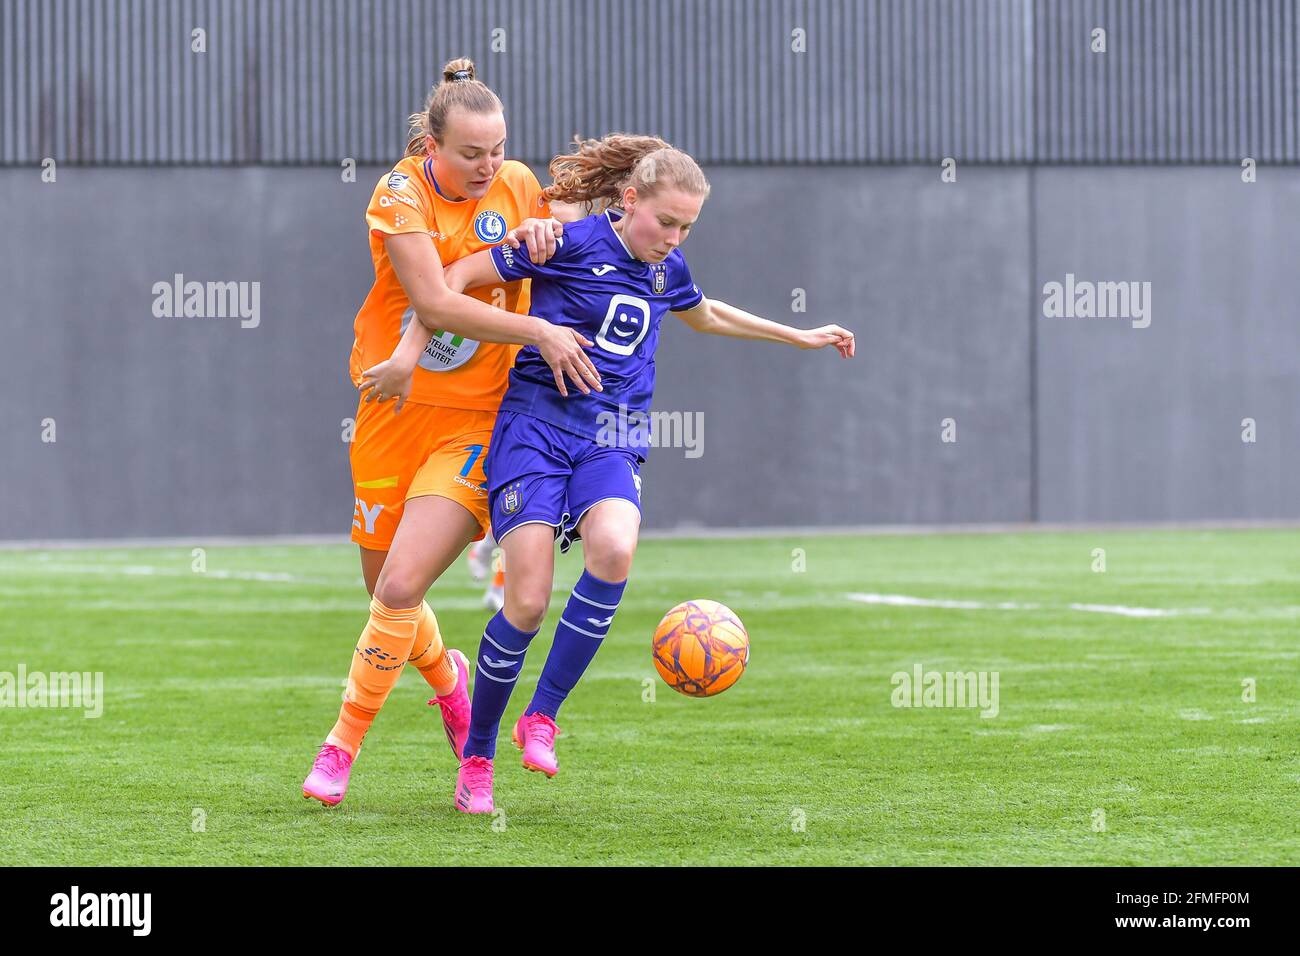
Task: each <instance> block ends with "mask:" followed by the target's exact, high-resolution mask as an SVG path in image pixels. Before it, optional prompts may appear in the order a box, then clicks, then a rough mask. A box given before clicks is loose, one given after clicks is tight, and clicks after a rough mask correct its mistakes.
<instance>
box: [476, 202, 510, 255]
mask: <svg viewBox="0 0 1300 956" xmlns="http://www.w3.org/2000/svg"><path fill="white" fill-rule="evenodd" d="M474 235H476V236H478V237H479V238H480V239H482V240H483V241H484V242H486V243H488V244H489V245H493V246H495V245H496V244H497V243H498V242H500V241H501V240H502V239H504V238H505V237H506V220H505V217H504V216H502V215H501V213H499V212H495V211H493V210H491V209H485V210H483V211H482V212H481V213H479V214H478V215H477V216H475V217H474Z"/></svg>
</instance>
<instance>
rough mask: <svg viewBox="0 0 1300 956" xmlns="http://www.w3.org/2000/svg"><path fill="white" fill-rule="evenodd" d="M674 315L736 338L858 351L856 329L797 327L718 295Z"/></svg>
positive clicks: (846, 353)
mask: <svg viewBox="0 0 1300 956" xmlns="http://www.w3.org/2000/svg"><path fill="white" fill-rule="evenodd" d="M673 315H675V316H677V318H679V319H681V320H682V321H683V322H685V323H686V324H687V325H689V326H690V327H691V328H692V329H694V330H695V331H696V332H705V333H707V334H709V335H726V336H730V337H731V338H736V339H756V340H758V341H763V342H782V343H784V344H786V345H793V346H796V347H797V348H801V349H820V348H825V347H826V346H828V345H833V346H834V347H835V349H836V351H838V352H839V353H840V355H841V356H842V357H843V358H853V355H854V353H855V351H856V347H855V344H854V339H853V333H852V332H850V331H849V330H848V329H845V328H842V327H840V326H838V325H823V326H821V327H820V328H816V329H796V328H795V327H794V326H791V325H782V324H781V323H780V322H773V321H772V320H771V319H764V318H762V317H761V316H757V315H753V314H752V313H749V312H746V311H745V310H744V309H738V308H736V307H735V306H734V305H727V303H725V302H720V301H718V300H717V299H708V298H705V299H701V300H700V304H699V305H697V306H695V307H694V308H690V309H686V310H685V311H683V312H674V313H673Z"/></svg>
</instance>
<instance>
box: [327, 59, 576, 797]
mask: <svg viewBox="0 0 1300 956" xmlns="http://www.w3.org/2000/svg"><path fill="white" fill-rule="evenodd" d="M411 123H412V129H411V133H412V135H411V138H410V142H409V143H408V146H407V150H406V157H405V158H404V159H402V161H401V162H399V163H398V164H397V166H396V167H394V169H393V170H392V171H391V172H389V173H385V174H384V176H383V177H382V178H381V179H380V181H379V184H378V185H377V186H376V188H375V191H374V194H373V196H372V197H371V202H370V206H369V208H368V209H367V210H366V222H367V224H368V226H369V231H370V252H371V257H372V258H373V260H374V267H375V282H374V285H373V286H372V287H371V290H370V294H369V295H368V296H367V297H366V300H365V303H364V304H363V305H362V307H361V310H360V312H358V314H357V318H356V341H355V343H354V345H353V348H352V356H351V361H350V367H351V374H352V379H353V382H354V383H355V384H356V385H357V386H358V387H360V388H362V400H361V402H360V404H359V407H358V411H357V420H356V432H355V438H354V440H353V442H352V446H351V462H352V478H353V484H354V486H355V495H356V505H355V509H354V512H353V521H352V526H353V530H352V540H353V541H355V542H357V544H358V545H359V546H360V548H361V567H362V573H363V576H364V578H365V582H366V589H367V590H368V591H369V592H370V593H371V596H372V599H371V603H370V619H369V620H368V621H367V623H366V626H365V628H364V629H363V630H362V632H361V636H360V638H359V639H358V641H357V646H356V651H355V653H354V654H353V657H352V665H351V670H350V672H349V674H348V683H347V690H346V691H345V693H344V697H343V705H342V708H341V709H340V711H339V715H338V720H337V722H336V723H335V725H334V728H333V729H332V730H331V731H330V733H329V735H328V736H327V737H326V738H325V743H324V745H323V746H322V747H321V749H320V752H319V753H318V754H317V757H316V760H315V762H314V764H313V766H312V770H311V773H310V774H309V775H308V777H307V779H306V780H305V781H304V782H303V795H304V796H305V797H314V798H315V799H317V800H320V801H321V802H322V803H325V804H328V805H331V806H332V805H334V804H337V803H338V802H339V801H341V800H342V799H343V797H344V795H345V794H346V792H347V785H348V779H349V774H350V771H351V766H352V762H353V760H354V758H355V757H356V755H357V752H358V750H359V749H360V747H361V742H362V739H363V738H364V737H365V735H366V732H367V731H368V730H369V728H370V725H371V723H372V722H373V721H374V719H375V715H376V714H377V713H378V712H379V709H380V707H381V706H383V703H384V701H385V700H386V699H387V697H388V695H389V693H390V692H391V690H392V688H393V686H394V685H395V684H396V683H397V679H398V677H399V676H400V674H401V671H402V668H403V667H404V666H405V665H406V664H407V663H408V661H409V663H411V664H413V665H414V666H415V667H416V668H417V669H418V670H419V672H420V674H421V675H422V676H423V677H424V679H425V680H426V681H427V682H428V684H429V686H430V687H431V688H433V691H434V694H435V697H434V699H433V700H431V701H430V704H433V703H435V702H436V703H437V704H438V706H439V708H440V710H441V715H442V720H443V725H444V729H445V730H446V733H447V739H448V741H449V742H450V743H451V746H452V750H453V752H454V753H455V754H456V757H457V759H458V760H459V759H460V757H461V751H462V746H463V743H464V740H465V736H466V734H467V733H468V725H469V697H468V692H467V678H468V673H467V672H468V666H467V661H466V659H465V656H464V655H463V654H461V653H460V652H459V651H454V650H453V651H448V650H447V649H446V647H445V646H444V644H443V641H442V637H441V635H440V633H439V630H438V622H437V619H436V618H435V617H434V615H433V611H432V610H431V609H430V608H429V606H428V604H427V603H425V601H424V595H425V593H426V592H427V591H428V589H429V587H430V585H431V584H432V583H433V582H434V581H435V580H437V578H438V577H439V576H440V575H441V574H442V573H443V571H445V570H446V569H447V567H448V566H450V565H451V564H452V562H454V561H455V560H456V557H457V556H458V555H459V554H460V553H461V552H462V551H463V550H465V547H466V545H468V544H469V543H470V542H471V541H473V540H475V539H476V538H479V537H481V536H482V534H483V531H484V529H486V528H487V526H488V516H487V491H486V485H485V478H484V473H483V462H484V458H485V456H486V454H487V451H488V448H489V445H490V441H491V435H492V428H493V425H494V423H495V420H496V413H497V408H498V406H499V404H500V401H501V395H502V393H503V392H504V391H505V387H506V374H507V372H508V370H509V368H510V366H511V364H512V363H513V362H514V358H515V354H516V352H517V351H518V348H519V346H520V345H524V344H529V345H533V346H535V347H537V348H538V349H539V350H540V351H541V353H542V354H543V355H545V359H544V361H545V362H547V363H550V366H551V367H552V368H553V369H554V370H555V375H556V378H557V380H558V381H560V382H561V383H562V382H563V378H564V376H568V377H569V379H570V380H571V381H572V382H573V383H575V384H576V385H577V387H578V388H579V389H581V390H584V391H585V390H587V389H588V388H589V387H590V388H599V376H598V375H597V373H596V372H595V369H594V367H593V366H592V364H591V361H590V360H589V359H588V358H587V357H586V355H585V354H584V352H583V349H582V345H583V344H587V345H590V344H591V343H590V342H589V341H587V340H585V339H583V338H582V337H581V336H579V335H576V334H574V333H573V332H571V331H570V330H568V329H564V328H561V327H559V326H556V325H552V324H550V323H548V322H545V321H541V320H539V319H537V318H534V317H531V316H529V315H528V314H527V312H528V291H527V289H526V284H525V283H523V282H518V281H510V282H498V283H496V284H495V286H494V287H493V288H481V289H479V290H477V291H475V292H474V293H472V294H471V295H472V297H471V295H462V294H459V291H457V292H453V291H451V290H450V289H449V288H448V287H447V285H446V283H445V281H444V278H443V264H444V263H449V262H452V261H454V260H455V259H458V258H460V257H461V256H464V255H467V254H470V253H472V252H475V251H478V250H481V249H486V248H489V247H491V246H495V245H497V244H499V243H502V242H509V243H513V244H514V245H515V246H518V245H519V242H520V240H521V239H523V238H526V239H527V243H528V246H527V248H528V249H529V254H532V255H537V256H538V257H539V259H544V258H545V257H546V256H547V255H549V254H551V253H552V252H553V251H554V249H555V237H556V235H557V234H558V233H559V231H560V229H561V227H560V225H559V223H558V222H556V221H554V220H552V219H551V218H550V215H551V211H550V207H549V205H548V203H547V201H546V199H544V198H543V197H542V195H541V185H540V184H539V183H538V182H537V179H536V177H535V176H533V174H532V172H531V171H530V170H529V169H528V167H527V166H525V165H523V164H522V163H518V162H514V161H506V160H505V159H504V149H505V139H506V123H505V116H504V111H503V108H502V105H501V101H500V100H499V99H498V98H497V96H496V94H494V93H493V92H492V91H491V90H490V89H489V88H488V87H487V86H485V85H484V84H483V83H481V82H479V81H478V80H477V79H475V76H474V64H473V63H472V62H470V61H469V60H463V59H462V60H452V61H451V62H449V63H448V64H447V65H446V66H445V67H444V68H443V78H442V82H441V83H439V84H438V85H436V86H435V87H434V88H433V90H432V92H431V93H430V95H429V98H428V101H427V103H426V105H425V109H424V111H423V112H421V113H417V114H415V115H414V116H412V117H411ZM494 305H495V306H499V308H498V307H494ZM403 328H410V330H411V332H412V333H413V341H415V343H416V347H417V350H418V361H417V362H416V363H415V364H416V368H415V369H414V375H413V376H410V377H408V380H407V382H406V383H405V386H404V389H403V390H402V391H401V392H400V394H396V395H395V396H391V395H386V394H385V393H384V392H382V391H381V390H376V391H371V390H370V389H369V386H368V385H367V384H366V381H365V375H364V370H365V369H366V368H367V367H368V366H370V365H373V364H375V363H376V362H379V361H380V360H381V359H386V358H387V357H388V356H389V355H390V354H391V353H392V352H393V349H394V347H395V346H396V345H397V343H398V341H399V339H400V337H401V334H402V329H403ZM435 329H436V330H437V331H436V332H435V333H434V334H433V335H432V337H430V335H431V331H430V330H435ZM417 332H419V333H421V334H418V335H415V333H417ZM367 393H369V394H367ZM385 397H396V398H397V401H396V402H395V403H391V404H390V403H382V402H376V401H371V400H370V399H374V398H379V399H383V398H385ZM403 406H405V410H404V411H403ZM399 413H400V416H399Z"/></svg>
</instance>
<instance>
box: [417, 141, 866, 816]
mask: <svg viewBox="0 0 1300 956" xmlns="http://www.w3.org/2000/svg"><path fill="white" fill-rule="evenodd" d="M550 170H551V175H552V177H553V178H554V183H553V184H552V185H551V186H550V187H548V188H547V189H546V190H544V191H543V195H544V196H545V197H546V198H547V199H548V200H551V201H561V202H567V203H586V204H589V206H588V208H590V207H591V205H598V206H607V207H608V208H606V209H605V211H604V212H600V213H597V214H595V215H591V216H588V217H587V218H585V219H581V220H579V221H577V222H574V223H570V224H568V225H566V226H565V227H564V235H563V237H562V238H560V239H559V240H557V243H558V248H557V249H556V252H555V254H554V255H553V256H552V257H551V258H550V259H549V260H547V261H546V262H545V263H542V264H538V263H533V262H532V261H531V259H530V256H529V254H528V251H527V249H524V248H521V249H518V250H516V249H512V248H510V247H509V246H506V245H503V246H499V247H496V248H493V249H490V250H484V251H482V252H478V253H475V254H473V255H470V256H467V257H465V258H463V259H461V260H459V261H457V262H455V263H454V264H452V265H451V266H450V267H448V268H447V270H446V281H447V285H448V287H449V288H451V289H452V290H453V291H457V292H460V291H463V290H464V289H466V288H475V287H478V286H485V285H493V284H499V283H500V282H502V281H503V280H504V281H507V282H511V281H514V280H516V279H525V278H530V279H532V306H531V312H532V313H533V314H534V315H536V316H539V317H542V318H544V319H547V320H548V321H550V322H553V323H555V324H556V325H561V326H567V327H569V328H571V329H573V330H575V331H577V332H581V333H582V334H583V335H585V336H586V337H587V338H588V339H590V340H592V341H594V342H595V345H594V347H592V348H591V349H590V350H589V354H590V357H591V360H592V362H593V364H594V365H595V366H596V368H597V370H598V371H599V373H600V381H601V384H602V385H603V391H601V392H596V391H595V390H592V391H591V392H590V393H589V394H580V393H576V392H574V391H569V393H568V395H567V396H565V395H562V394H561V390H560V383H559V382H557V380H556V379H555V376H554V375H553V373H552V372H551V370H550V369H549V368H548V367H547V365H546V363H545V362H543V361H542V359H541V357H540V355H539V354H538V352H537V349H536V348H535V347H533V346H528V347H525V348H524V349H523V350H522V351H521V352H520V353H519V356H518V358H517V359H516V361H515V366H514V368H513V369H512V370H511V372H510V384H509V387H508V388H507V389H506V393H505V397H504V398H503V399H502V402H501V411H500V414H499V416H498V418H497V423H496V428H495V431H494V433H493V435H492V442H491V445H490V452H489V455H488V460H487V463H486V466H485V470H486V473H487V479H488V503H489V508H490V510H491V516H492V532H493V534H494V536H495V537H496V539H497V541H498V542H499V543H500V546H501V548H502V549H503V551H504V554H505V572H506V575H505V606H504V608H503V609H502V610H501V611H498V612H497V614H496V615H495V616H494V617H493V618H492V619H491V620H490V621H489V622H488V625H487V628H486V630H485V631H484V634H483V638H482V641H481V642H480V644H479V649H478V656H477V661H476V678H475V681H474V695H473V700H472V704H471V708H472V712H471V718H470V730H469V738H468V740H467V741H466V744H465V750H464V755H463V758H462V760H461V766H460V771H459V774H458V775H457V780H456V791H455V806H456V808H457V809H458V810H461V811H464V812H466V813H491V812H492V810H493V798H492V761H493V758H494V756H495V752H496V739H497V732H498V728H499V726H500V723H501V717H502V715H503V714H504V713H505V709H506V703H507V702H508V700H509V698H510V692H511V691H512V690H513V689H514V685H515V682H516V681H517V680H518V678H519V673H520V671H521V670H522V667H523V662H524V655H525V653H526V652H527V650H528V645H529V643H530V642H531V641H532V639H533V638H534V637H535V636H536V635H537V633H538V630H539V628H540V627H541V623H542V619H543V618H544V617H545V616H546V610H547V605H548V604H549V603H550V597H551V589H552V584H553V578H554V568H555V540H556V538H559V539H560V548H561V550H562V551H564V550H567V549H568V547H569V544H570V543H571V542H572V541H573V540H574V539H577V538H580V539H581V540H582V545H583V557H584V564H585V567H584V570H583V573H582V576H581V577H580V578H579V579H578V582H577V584H576V585H575V586H574V588H573V592H572V593H571V594H570V596H569V600H568V603H567V604H566V605H565V608H564V613H563V614H562V615H561V617H560V622H559V625H558V626H557V628H556V633H555V641H554V643H553V644H552V645H551V650H550V653H549V654H548V655H547V658H546V663H545V665H544V667H543V669H542V675H541V679H540V680H539V681H538V684H537V690H536V692H535V693H534V695H533V699H532V701H531V702H530V703H529V705H528V706H527V707H526V708H525V710H524V714H523V716H521V717H520V718H519V720H518V722H517V723H516V724H515V727H514V732H513V735H512V736H513V739H514V742H515V745H516V746H518V747H520V748H522V750H523V764H524V766H525V767H526V768H528V769H529V770H536V771H540V772H542V773H544V774H546V775H547V776H548V777H551V776H554V775H555V773H556V772H557V770H558V764H557V762H556V757H555V736H556V733H557V731H558V728H557V727H556V724H555V718H556V715H557V714H558V712H559V709H560V705H561V704H563V702H564V700H565V698H566V697H567V696H568V695H569V693H570V692H571V691H572V690H573V688H574V686H575V685H576V684H577V682H578V679H579V678H580V677H581V676H582V674H583V672H584V671H585V670H586V668H587V665H588V664H590V663H591V660H592V658H593V657H595V654H596V651H597V650H598V649H599V648H600V644H601V641H602V640H603V639H604V638H605V636H606V635H607V634H608V633H609V629H610V626H611V624H612V623H613V620H614V616H615V614H616V612H617V611H618V605H619V602H620V600H621V599H622V597H623V589H624V587H625V586H626V584H627V576H628V572H629V570H630V569H631V566H632V555H633V553H634V552H635V551H636V544H637V532H638V530H639V528H640V523H641V509H640V504H639V502H640V497H641V478H640V472H639V469H640V465H641V463H642V462H643V461H644V460H645V456H646V453H647V451H648V448H647V446H648V428H647V427H645V424H646V423H647V422H648V417H649V411H650V402H651V397H652V395H653V393H654V374H655V362H654V359H655V349H656V346H657V345H658V341H659V324H660V321H661V320H662V318H663V316H664V314H665V313H667V312H672V313H674V314H675V315H676V316H677V317H678V318H680V319H681V320H682V321H684V322H685V323H686V324H687V325H689V326H690V327H691V328H692V329H694V330H695V331H697V332H708V333H711V334H714V335H727V336H732V337H735V338H744V339H762V340H766V341H772V342H784V343H785V344H787V345H794V346H797V347H799V348H803V349H815V348H823V347H825V346H834V347H835V348H836V349H838V350H839V353H840V355H841V356H843V357H844V358H851V357H852V356H853V353H854V340H853V333H852V332H849V331H847V330H846V329H843V328H841V327H840V326H838V325H827V326H823V327H821V328H818V329H796V328H792V327H790V326H787V325H782V324H781V323H779V322H772V321H769V320H767V319H762V318H759V317H758V316H755V315H751V314H750V313H748V312H744V311H742V310H740V309H737V308H734V307H733V306H729V305H727V304H725V303H722V302H719V301H717V300H716V299H707V298H705V296H704V294H703V293H702V292H700V290H699V288H698V287H697V286H696V285H695V283H694V281H693V280H692V278H691V273H690V270H689V269H688V268H687V266H686V260H685V259H684V258H683V257H682V254H681V252H680V251H679V250H678V248H677V247H678V246H679V245H681V243H682V242H683V241H685V239H686V236H687V234H688V233H689V231H690V229H691V226H692V225H694V223H695V220H696V219H697V218H698V216H699V213H700V207H701V206H702V205H703V203H704V200H705V198H707V196H708V194H709V184H708V182H707V181H706V180H705V178H704V174H703V172H701V170H700V168H699V166H698V165H697V164H696V163H695V161H694V160H693V159H692V158H691V157H690V156H688V155H687V154H685V153H683V152H681V151H680V150H676V149H673V148H672V147H671V146H669V145H668V144H667V143H665V142H664V141H663V140H660V139H657V138H655V137H651V136H630V135H626V134H621V133H615V134H611V135H609V136H606V137H605V138H604V139H601V140H586V141H583V142H580V143H579V144H578V150H577V152H576V153H575V154H571V155H564V156H558V157H556V158H555V160H553V161H552V163H551V166H550ZM402 371H404V369H394V370H393V372H392V374H394V375H399V376H400V374H401V372H402ZM638 426H639V427H638Z"/></svg>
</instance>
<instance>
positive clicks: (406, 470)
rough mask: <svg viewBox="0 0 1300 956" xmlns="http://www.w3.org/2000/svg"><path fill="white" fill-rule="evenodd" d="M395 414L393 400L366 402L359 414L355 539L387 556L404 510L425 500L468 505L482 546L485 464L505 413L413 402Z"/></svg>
mask: <svg viewBox="0 0 1300 956" xmlns="http://www.w3.org/2000/svg"><path fill="white" fill-rule="evenodd" d="M394 407H395V403H394V402H391V401H388V402H383V403H382V404H381V403H379V402H361V403H360V404H359V406H358V408H357V425H356V431H355V432H354V434H353V439H352V449H351V451H350V453H349V458H350V459H351V462H352V486H353V491H354V493H355V495H356V503H355V505H354V507H353V510H352V540H353V541H355V542H356V543H357V544H359V545H361V546H362V547H363V548H371V549H373V550H375V551H387V550H388V549H389V548H390V547H391V546H392V544H393V535H394V534H396V533H397V523H398V521H400V520H401V517H402V508H403V506H404V505H405V504H406V502H407V501H408V500H409V499H411V498H419V497H421V496H423V495H438V496H440V497H443V498H450V499H451V500H452V501H455V502H456V503H458V504H460V505H463V506H464V507H465V509H466V510H467V511H469V513H470V514H472V515H473V516H474V519H475V520H476V521H478V523H479V527H480V529H481V530H480V532H479V534H478V537H476V538H475V539H474V540H475V541H478V540H480V539H482V537H483V532H484V531H486V529H487V528H488V500H487V477H486V476H485V475H484V474H483V459H484V458H486V457H487V450H488V442H489V441H490V440H491V438H492V426H493V425H495V424H496V419H497V413H496V412H483V411H471V410H469V409H464V408H447V407H445V406H442V405H416V404H413V403H410V402H408V403H407V404H405V405H404V406H402V411H401V414H394V413H393V408H394Z"/></svg>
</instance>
